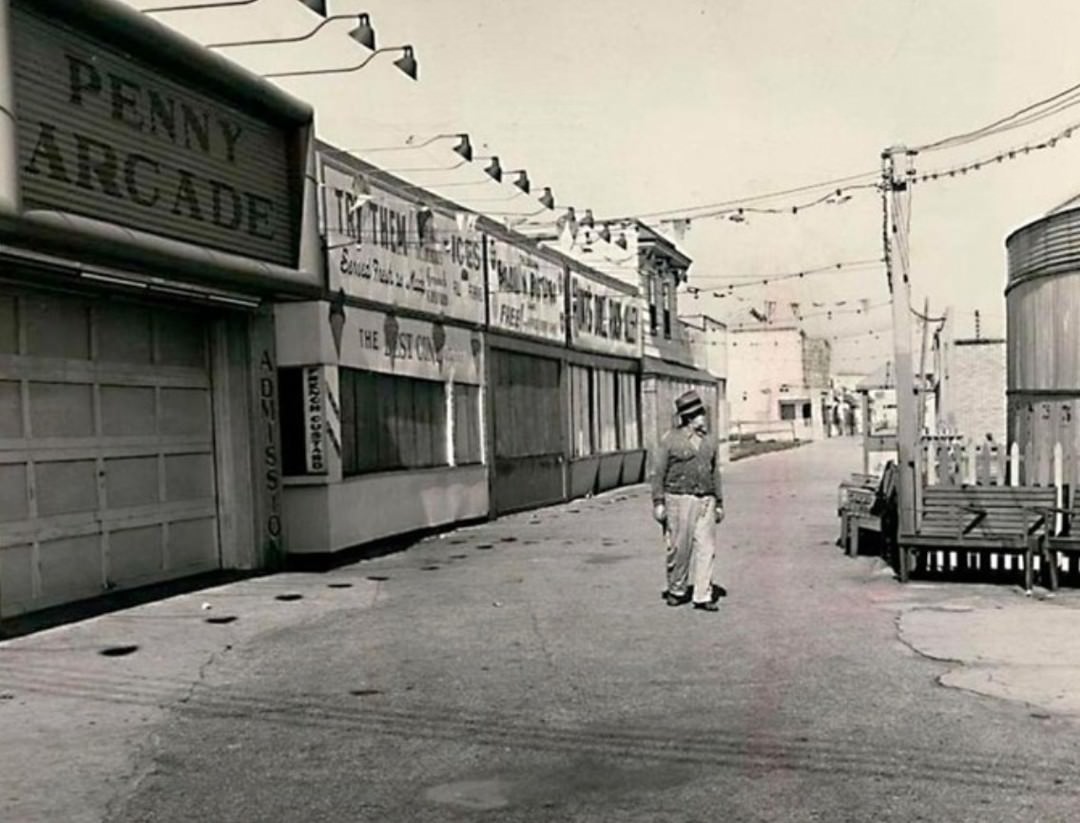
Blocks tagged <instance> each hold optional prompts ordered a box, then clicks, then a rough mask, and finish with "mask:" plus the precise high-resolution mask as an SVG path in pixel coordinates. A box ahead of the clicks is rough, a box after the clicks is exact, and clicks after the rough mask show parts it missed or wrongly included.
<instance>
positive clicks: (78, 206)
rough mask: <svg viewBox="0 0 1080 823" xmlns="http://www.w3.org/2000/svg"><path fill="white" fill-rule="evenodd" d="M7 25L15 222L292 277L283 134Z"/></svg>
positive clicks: (23, 15)
mask: <svg viewBox="0 0 1080 823" xmlns="http://www.w3.org/2000/svg"><path fill="white" fill-rule="evenodd" d="M12 23H13V34H12V37H11V43H12V48H13V52H14V61H13V62H14V78H15V98H16V102H17V106H16V111H17V115H18V120H17V122H18V143H19V178H20V183H21V186H22V198H23V208H24V209H25V210H35V209H47V210H55V211H64V212H69V213H72V214H79V215H84V216H88V217H92V218H95V219H98V220H102V221H106V222H109V223H115V224H118V225H122V226H128V227H131V228H137V229H140V230H143V231H147V232H152V233H155V234H159V235H163V236H166V237H170V238H173V239H177V240H183V241H187V242H190V243H195V244H198V245H203V246H208V247H213V248H217V249H221V250H224V251H228V252H232V253H234V254H239V255H244V256H247V257H252V258H256V259H260V260H266V261H269V262H273V263H278V264H281V265H284V266H290V267H291V266H295V265H296V254H297V243H296V236H297V234H296V233H297V231H298V229H299V219H298V218H297V216H296V215H295V214H294V211H295V210H294V208H293V207H292V206H293V201H292V199H291V198H290V186H291V185H292V184H293V181H292V180H290V171H291V168H292V167H291V165H290V163H289V155H288V148H287V146H288V139H287V138H288V132H287V131H286V130H284V129H282V128H280V127H279V126H277V125H271V124H268V123H266V122H262V121H261V120H259V119H257V118H255V117H253V116H251V115H249V114H247V113H246V112H244V111H241V110H239V109H237V108H235V107H233V106H232V105H231V104H229V103H225V102H223V101H221V100H219V99H217V98H216V97H212V96H210V95H208V94H204V93H202V92H200V91H198V90H196V89H191V88H187V87H186V86H185V85H184V84H183V81H182V79H181V78H176V77H168V76H165V75H163V74H162V73H161V72H159V71H158V70H157V69H155V68H154V67H153V66H151V65H149V64H147V63H144V62H142V61H140V60H137V59H134V58H132V57H129V56H128V55H126V54H124V53H123V52H122V51H121V50H120V49H118V48H115V47H112V46H110V45H109V44H107V43H105V42H102V41H99V40H97V39H95V38H94V37H93V36H92V35H91V34H89V33H86V32H81V31H80V32H76V31H74V30H72V29H69V28H67V27H66V26H64V25H63V24H62V23H60V22H58V21H55V20H50V19H46V18H45V17H42V16H40V15H39V14H37V13H35V12H33V11H30V10H28V9H27V8H25V7H24V6H22V5H21V4H18V5H14V6H13V8H12Z"/></svg>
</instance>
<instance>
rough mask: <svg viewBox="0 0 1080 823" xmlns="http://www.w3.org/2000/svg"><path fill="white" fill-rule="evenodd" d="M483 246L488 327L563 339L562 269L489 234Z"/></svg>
mask: <svg viewBox="0 0 1080 823" xmlns="http://www.w3.org/2000/svg"><path fill="white" fill-rule="evenodd" d="M486 249H487V253H486V256H485V258H484V259H485V263H486V265H487V281H488V299H489V301H490V308H491V314H490V325H491V328H493V329H499V330H502V331H508V332H515V333H517V334H524V335H528V336H529V337H537V338H540V339H542V340H550V341H553V342H557V343H565V342H566V270H565V269H563V267H562V266H560V265H559V264H557V263H552V262H549V261H548V260H545V259H544V258H542V257H540V256H539V255H535V254H531V253H530V252H529V251H527V250H526V249H521V248H518V247H517V246H513V245H511V244H510V243H506V242H504V241H502V240H496V239H495V238H493V237H488V238H487V242H486Z"/></svg>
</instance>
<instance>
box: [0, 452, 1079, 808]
mask: <svg viewBox="0 0 1080 823" xmlns="http://www.w3.org/2000/svg"><path fill="white" fill-rule="evenodd" d="M858 460H859V452H858V445H857V443H856V442H855V441H854V440H834V441H827V442H825V443H820V444H815V445H810V446H806V447H803V448H799V449H795V450H792V451H787V452H781V453H775V454H769V455H765V456H761V457H758V458H754V459H750V460H746V461H741V462H739V463H736V464H734V465H732V466H731V467H730V469H729V470H728V473H727V476H726V482H725V491H726V496H727V508H728V516H727V519H726V521H725V522H724V524H723V525H722V526H721V527H720V528H719V536H720V540H719V543H720V551H719V555H718V564H717V567H718V575H719V580H718V582H719V583H721V584H722V585H723V586H724V587H725V588H726V590H727V596H726V597H724V598H723V599H722V600H721V609H720V611H719V613H716V614H711V613H707V612H702V611H695V610H692V609H691V608H690V607H688V606H682V607H677V608H672V607H669V606H667V605H665V604H664V603H663V602H662V601H661V599H660V596H659V595H660V591H661V589H662V587H663V552H662V548H661V545H660V541H659V532H658V529H657V527H656V526H655V524H654V523H653V522H652V521H651V518H650V505H649V501H648V496H647V492H646V490H645V489H644V488H643V487H637V488H634V489H630V490H624V491H620V492H615V493H612V494H608V495H604V496H601V497H597V498H593V499H589V500H582V501H578V502H575V503H572V504H568V505H565V506H559V507H554V508H551V509H546V510H542V511H538V512H532V513H525V514H521V515H516V516H512V517H508V518H505V519H503V520H500V521H496V522H492V523H487V524H483V525H480V526H476V527H471V528H467V529H462V530H458V531H456V532H453V533H449V534H446V535H443V536H441V537H435V538H431V539H428V540H425V541H423V542H422V543H419V544H418V545H416V546H414V547H413V548H411V549H409V550H407V551H405V552H402V553H398V554H394V555H388V556H385V557H382V558H378V559H373V560H364V561H360V562H356V563H353V564H351V565H347V566H343V567H340V568H337V569H334V570H332V571H329V572H326V573H325V574H306V575H296V576H294V577H288V576H282V577H280V578H265V579H263V580H262V581H252V582H251V583H250V584H248V585H247V587H246V588H244V587H243V584H240V587H239V588H237V587H233V588H228V587H226V588H224V589H222V590H220V591H214V592H209V593H203V594H196V595H194V596H193V597H189V598H186V599H183V600H182V601H178V602H177V603H173V604H159V605H158V608H159V610H160V609H166V608H169V609H171V611H169V612H168V614H170V615H172V616H174V617H178V618H179V617H183V614H184V612H185V610H186V609H192V610H196V609H199V608H202V609H203V611H202V613H201V614H192V615H188V616H189V617H191V620H190V621H188V622H186V623H185V622H182V621H180V620H176V621H172V622H170V621H167V620H164V619H162V620H160V621H158V622H157V623H154V621H152V620H148V619H147V620H143V621H142V622H141V623H135V622H129V623H127V624H122V623H115V621H114V623H111V624H110V623H107V622H106V623H100V624H97V628H95V627H94V626H93V625H91V626H85V627H75V628H73V629H71V630H70V631H69V630H66V629H61V630H58V632H59V634H58V633H57V632H53V633H50V634H49V635H48V636H47V637H44V638H42V637H38V638H34V637H30V638H24V639H22V641H20V642H18V643H14V644H6V645H5V646H0V652H5V653H6V656H0V662H2V664H3V666H4V670H3V677H0V688H4V689H5V694H7V696H8V697H7V699H6V700H5V701H3V702H0V731H3V730H4V729H5V728H9V729H15V730H16V731H17V734H16V733H15V732H12V733H13V734H15V742H16V743H18V744H19V745H23V746H25V747H26V751H27V752H28V753H29V752H30V751H31V749H32V748H33V747H34V746H39V747H40V746H46V748H47V749H48V753H49V756H50V757H51V760H49V761H48V762H49V763H51V764H52V766H51V767H52V768H55V769H57V770H58V771H57V773H58V774H62V775H63V782H60V783H57V782H56V781H55V780H54V781H52V783H51V785H52V786H53V793H54V794H53V797H52V798H51V800H50V802H51V805H49V804H47V803H44V801H42V802H37V800H38V799H36V798H35V797H34V792H35V791H39V790H38V789H35V786H36V785H38V784H40V786H41V787H42V788H41V789H40V791H41V792H44V791H46V789H45V788H44V787H46V786H48V785H50V783H49V782H47V781H46V780H44V779H43V778H40V777H38V778H35V775H36V774H37V773H38V772H40V769H36V770H35V769H32V768H31V765H32V764H33V763H34V762H35V761H34V760H33V758H32V757H31V756H29V755H28V757H26V758H19V757H18V756H17V755H16V754H15V753H14V749H10V748H9V750H8V751H9V755H8V757H9V762H8V763H6V764H0V765H3V766H4V768H5V769H7V771H6V773H7V774H8V775H9V779H11V776H12V775H14V774H19V772H18V769H19V768H20V765H19V764H18V763H16V762H15V761H16V760H21V761H22V763H23V764H24V768H25V776H24V777H23V778H22V779H21V781H20V783H19V785H17V786H13V785H10V784H9V785H7V786H3V783H2V782H0V786H3V789H4V792H3V795H0V801H4V800H6V801H7V802H8V804H9V805H8V807H7V808H8V810H9V812H12V813H18V814H20V815H22V816H20V817H5V818H4V819H13V820H14V819H18V820H31V819H50V818H49V817H48V816H47V815H48V814H61V813H64V814H67V815H68V816H65V817H63V818H52V819H72V820H73V819H77V818H79V816H78V815H75V814H74V813H73V812H63V811H62V810H63V809H65V808H67V807H65V805H64V803H65V802H68V801H67V800H65V798H68V799H70V803H69V805H70V804H71V803H77V804H78V808H80V809H83V810H84V811H85V817H82V818H79V819H87V820H91V819H94V820H98V819H106V820H109V821H116V822H117V823H119V822H120V821H124V822H125V823H126V821H161V822H163V823H168V822H171V821H177V822H179V821H191V820H204V821H213V822H214V823H218V822H219V821H220V822H221V823H225V822H226V821H268V820H273V821H305V822H307V821H380V822H381V821H387V822H390V821H442V820H446V821H458V820H461V821H465V820H470V821H471V820H477V821H500V822H501V821H613V822H614V821H619V823H626V822H627V821H650V822H652V821H680V822H687V821H766V820H782V821H918V820H926V821H931V820H933V821H941V820H948V821H956V822H959V821H990V820H993V821H1011V820H1016V821H1020V820H1024V821H1032V820H1041V821H1057V820H1061V821H1066V820H1076V819H1080V785H1078V784H1077V782H1076V780H1077V778H1076V775H1077V774H1080V735H1078V734H1077V731H1078V726H1077V725H1076V723H1077V720H1076V718H1075V717H1074V716H1072V715H1069V714H1068V713H1055V712H1053V711H1047V710H1045V709H1043V708H1041V707H1036V706H1034V705H1033V704H1032V703H1030V702H1027V701H1025V700H1024V699H1022V696H1020V697H1018V698H1016V699H1003V698H1002V697H1001V696H988V695H987V694H980V693H978V690H977V689H976V690H973V689H969V688H964V687H962V686H963V684H962V683H961V684H960V686H961V687H954V686H951V685H949V680H948V678H944V675H946V674H947V673H948V672H950V671H951V670H953V669H954V668H955V666H956V665H957V663H956V658H957V657H960V656H962V655H961V654H960V652H956V653H955V654H954V653H953V652H950V653H949V654H950V656H949V657H948V658H947V659H946V658H944V657H942V659H937V656H935V655H934V654H932V653H927V652H926V651H925V646H926V645H928V644H931V643H932V641H935V640H936V641H942V639H943V637H944V638H945V639H947V637H948V636H950V635H949V634H948V633H949V632H950V631H952V630H953V629H951V628H950V625H952V624H950V623H949V622H948V620H949V619H951V618H952V616H953V615H954V614H955V613H956V612H957V611H962V610H963V609H967V610H968V612H970V606H958V605H957V604H958V603H964V602H967V603H969V604H970V603H972V602H976V601H977V602H978V604H979V607H980V608H982V609H985V610H988V611H995V610H1001V609H1008V608H1012V607H1013V606H1018V607H1024V608H1033V607H1034V608H1037V607H1039V606H1041V605H1043V604H1041V603H1034V602H1032V601H1027V602H1024V598H1023V597H1022V595H1021V594H1019V593H1018V591H1017V589H1015V588H1014V587H1010V586H1007V585H999V586H973V585H940V584H911V585H908V586H901V585H900V584H898V583H897V582H896V581H895V580H894V579H893V577H892V575H891V573H890V572H889V570H888V569H887V568H885V566H884V565H883V564H882V563H881V562H880V561H879V560H877V559H875V558H873V557H859V558H848V557H845V556H844V555H843V554H842V552H841V551H840V550H839V549H838V548H837V547H836V545H835V539H836V536H837V522H836V513H835V499H836V483H837V481H838V480H839V479H840V478H842V477H843V476H844V475H845V474H846V473H848V472H850V471H852V470H853V469H856V468H857V466H858ZM1072 597H1073V596H1072V594H1070V593H1063V594H1062V595H1061V596H1060V598H1059V599H1058V601H1057V602H1056V603H1055V604H1054V605H1053V606H1052V607H1051V608H1055V609H1056V611H1055V612H1054V613H1055V614H1056V615H1059V616H1062V617H1064V618H1066V619H1068V620H1069V621H1070V623H1069V625H1071V617H1070V615H1072V614H1076V612H1073V611H1072V609H1071V607H1072V606H1075V605H1077V604H1076V602H1075V600H1074V599H1071V598H1072ZM1062 606H1064V607H1065V608H1059V607H1062ZM208 611H209V612H211V613H212V614H214V615H221V616H222V617H231V618H234V619H233V620H226V621H223V622H221V623H220V624H218V625H213V626H209V625H207V624H206V623H205V620H204V618H205V616H206V614H207V612H208ZM151 613H153V612H151ZM163 614H164V613H163ZM917 614H926V615H930V616H931V617H932V618H933V617H935V616H941V617H942V618H943V620H944V622H942V623H940V625H939V624H936V623H931V624H918V625H914V627H913V629H912V631H915V630H916V629H917V630H919V631H921V632H922V636H921V637H922V641H925V642H922V641H920V643H914V642H912V640H911V639H910V638H908V637H906V636H905V634H904V632H903V631H902V621H903V620H904V619H905V618H906V619H910V618H911V617H912V616H913V615H917ZM129 617H130V616H129ZM108 619H110V618H106V619H105V620H108ZM151 624H152V626H153V629H152V630H153V631H155V632H157V634H154V635H153V636H150V637H142V638H141V639H139V638H136V639H135V640H131V642H132V645H137V646H138V649H137V650H132V651H131V653H129V654H126V655H125V654H116V655H114V656H112V657H102V656H101V654H100V653H95V652H100V646H101V642H103V639H102V631H103V629H102V628H101V627H102V626H110V627H111V628H110V629H109V633H108V638H107V639H109V640H110V641H111V642H114V643H121V642H123V641H124V640H125V637H129V636H130V637H136V635H137V634H138V632H140V631H142V632H146V631H151V629H147V628H146V627H147V626H150V625H151ZM123 626H130V631H128V634H127V635H125V631H127V630H125V629H123ZM935 626H939V628H938V629H935V628H934V627H935ZM118 627H119V628H118ZM65 631H68V632H69V633H68V634H65V633H64V632H65ZM70 632H82V634H79V635H77V636H78V637H79V638H82V639H81V640H80V641H79V642H78V643H77V642H74V641H73V640H72V639H71V636H70ZM95 632H96V633H95ZM207 632H213V633H215V634H208V635H205V636H206V637H208V638H209V639H207V640H205V641H203V640H200V639H199V638H201V637H203V636H204V633H207ZM935 632H936V633H935ZM170 637H175V638H178V639H176V640H173V641H171V640H170V639H169V638H170ZM1018 642H1020V643H1021V644H1022V643H1023V638H1020V639H1019V641H1018ZM35 643H36V644H37V647H42V648H44V649H46V650H47V649H48V648H49V647H50V645H49V644H53V646H54V647H56V648H57V649H60V650H62V651H63V655H66V656H63V655H61V656H54V657H52V658H50V657H48V656H47V655H45V654H44V653H43V652H42V651H41V649H40V648H39V649H38V652H37V653H35V648H37V647H35V645H34V644H35ZM170 643H174V644H175V645H174V646H173V647H172V648H170ZM200 643H202V644H203V645H199V644H200ZM80 644H83V645H80ZM945 645H946V646H947V645H948V644H947V643H946V644H945ZM80 649H81V650H83V651H84V652H85V654H84V656H83V657H79V656H78V655H79V654H81V653H83V652H81V651H80ZM954 651H955V650H954ZM58 654H59V653H58ZM58 661H59V662H58ZM50 666H52V667H53V668H52V669H50V668H49V667H50ZM50 671H53V672H54V674H55V678H53V679H50V676H49V672H50ZM65 689H66V690H65ZM1014 697H1015V696H1014ZM95 707H96V708H95ZM102 707H105V708H102ZM35 711H38V712H46V713H48V712H52V713H53V714H58V715H60V717H56V718H53V720H52V721H51V722H50V721H47V720H46V719H44V718H45V715H43V718H42V719H40V720H39V721H38V722H35V723H30V722H29V721H27V722H24V723H23V724H22V725H19V724H17V723H15V720H13V719H12V718H14V717H15V714H14V713H18V717H28V716H30V715H29V714H27V713H28V712H29V713H33V712H35ZM5 712H7V713H8V715H7V717H8V720H7V721H5V714H4V713H5ZM65 712H67V713H68V717H69V720H68V721H67V722H65V720H64V718H63V716H62V715H64V713H65ZM86 712H89V714H87V713H86ZM94 712H97V714H94ZM48 716H51V715H48ZM72 717H81V718H83V719H85V718H86V717H96V718H97V720H96V721H95V722H96V724H97V725H96V726H92V727H88V726H86V725H85V723H80V722H79V721H78V720H70V718H72ZM5 722H7V723H8V726H5V725H4V724H5ZM47 733H48V734H51V735H52V737H51V738H49V740H51V748H50V747H49V744H47V743H44V742H43V741H44V740H45V737H44V735H45V734H47ZM100 735H112V737H111V738H108V739H106V740H104V741H102V740H99V737H98V736H100ZM8 739H9V740H10V739H11V738H10V737H9V738H8ZM110 747H111V748H110ZM80 750H82V751H83V752H88V753H89V756H88V759H85V760H83V761H82V763H83V765H82V767H80V766H79V763H80V760H79V757H80ZM110 752H111V753H112V754H110ZM2 760H3V756H0V761H2ZM26 764H30V765H26ZM3 780H4V778H2V777H0V781H3ZM35 780H36V781H37V782H35ZM65 793H70V794H69V795H66V794H65ZM80 793H81V794H80ZM0 808H3V807H0ZM72 808H74V806H72ZM49 809H51V810H52V811H51V812H45V811H42V810H49ZM35 814H46V816H45V817H41V818H35V817H34V815H35Z"/></svg>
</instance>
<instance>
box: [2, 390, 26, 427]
mask: <svg viewBox="0 0 1080 823" xmlns="http://www.w3.org/2000/svg"><path fill="white" fill-rule="evenodd" d="M0 437H22V387H21V386H20V385H19V384H18V382H16V381H15V380H0Z"/></svg>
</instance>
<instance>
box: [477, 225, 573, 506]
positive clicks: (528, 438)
mask: <svg viewBox="0 0 1080 823" xmlns="http://www.w3.org/2000/svg"><path fill="white" fill-rule="evenodd" d="M530 245H531V244H530V241H528V240H527V239H526V238H523V237H515V236H513V235H510V234H509V233H494V229H493V227H489V234H488V235H487V237H486V240H485V243H484V249H485V257H484V261H485V266H486V272H487V292H488V333H487V337H486V340H487V360H488V370H489V371H488V374H489V377H488V386H489V397H490V408H491V420H490V425H489V427H488V433H487V434H488V439H489V442H490V443H491V453H492V475H491V503H492V514H493V515H499V514H504V513H506V512H511V511H519V510H522V509H528V508H535V507H537V506H544V505H549V504H551V503H557V502H560V501H562V500H565V499H566V497H567V454H568V449H567V445H568V438H569V419H568V410H569V409H568V403H567V397H568V384H567V374H566V336H567V326H566V308H567V307H566V300H567V287H566V284H567V276H568V275H567V270H566V267H565V264H564V262H563V261H561V260H560V259H559V257H558V256H557V255H555V254H554V253H553V252H548V251H542V250H540V249H533V248H529V246H530Z"/></svg>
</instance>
